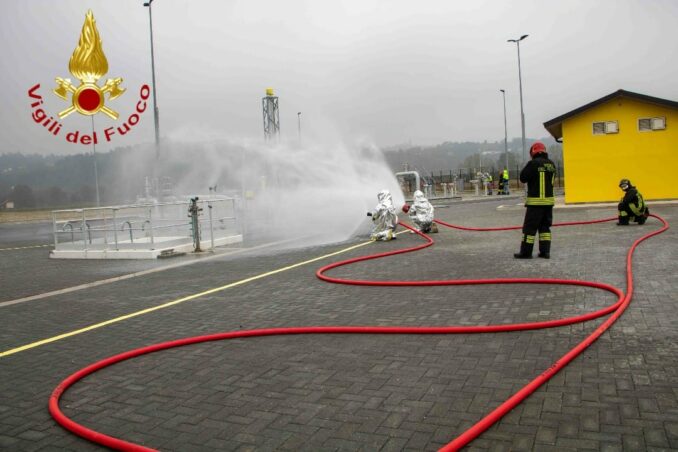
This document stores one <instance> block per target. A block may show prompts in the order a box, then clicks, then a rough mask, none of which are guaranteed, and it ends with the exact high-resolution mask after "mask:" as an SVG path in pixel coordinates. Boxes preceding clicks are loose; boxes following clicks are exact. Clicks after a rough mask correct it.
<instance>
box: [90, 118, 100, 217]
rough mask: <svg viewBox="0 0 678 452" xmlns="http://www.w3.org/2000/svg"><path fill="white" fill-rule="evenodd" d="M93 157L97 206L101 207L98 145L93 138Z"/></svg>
mask: <svg viewBox="0 0 678 452" xmlns="http://www.w3.org/2000/svg"><path fill="white" fill-rule="evenodd" d="M90 118H92V136H94V115H92V116H90ZM92 157H94V186H95V187H96V191H97V207H101V204H100V203H99V171H98V170H97V145H96V144H95V143H94V140H92Z"/></svg>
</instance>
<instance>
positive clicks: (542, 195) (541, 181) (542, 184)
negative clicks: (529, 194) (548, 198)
mask: <svg viewBox="0 0 678 452" xmlns="http://www.w3.org/2000/svg"><path fill="white" fill-rule="evenodd" d="M545 190H546V178H545V177H544V173H539V197H540V198H541V199H544V198H545V195H546V194H545V193H544V192H545Z"/></svg>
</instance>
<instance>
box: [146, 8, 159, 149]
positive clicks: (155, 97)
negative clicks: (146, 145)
mask: <svg viewBox="0 0 678 452" xmlns="http://www.w3.org/2000/svg"><path fill="white" fill-rule="evenodd" d="M151 3H153V0H148V1H147V2H144V6H147V7H148V23H149V24H150V29H151V77H152V80H153V119H154V121H155V158H156V159H159V158H160V124H159V119H158V94H157V92H156V90H155V58H154V55H153V14H152V13H151Z"/></svg>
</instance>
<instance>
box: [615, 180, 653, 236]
mask: <svg viewBox="0 0 678 452" xmlns="http://www.w3.org/2000/svg"><path fill="white" fill-rule="evenodd" d="M619 188H621V189H622V190H624V197H623V198H622V200H621V202H620V203H619V205H618V206H617V209H618V210H619V221H618V222H617V224H618V225H619V226H626V225H628V224H629V221H635V222H636V223H638V224H645V221H646V220H647V217H648V216H649V215H650V209H648V208H647V205H646V204H645V200H644V199H643V195H641V194H640V192H638V189H637V188H636V187H634V186H633V185H631V181H630V180H628V179H622V180H621V181H620V182H619Z"/></svg>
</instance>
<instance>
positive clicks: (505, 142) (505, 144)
mask: <svg viewBox="0 0 678 452" xmlns="http://www.w3.org/2000/svg"><path fill="white" fill-rule="evenodd" d="M499 91H501V94H502V96H503V97H504V152H505V153H506V169H508V130H507V128H506V91H505V90H503V89H500V90H499Z"/></svg>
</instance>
